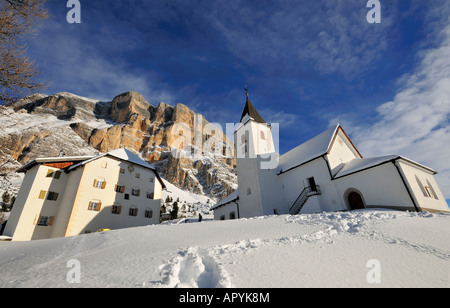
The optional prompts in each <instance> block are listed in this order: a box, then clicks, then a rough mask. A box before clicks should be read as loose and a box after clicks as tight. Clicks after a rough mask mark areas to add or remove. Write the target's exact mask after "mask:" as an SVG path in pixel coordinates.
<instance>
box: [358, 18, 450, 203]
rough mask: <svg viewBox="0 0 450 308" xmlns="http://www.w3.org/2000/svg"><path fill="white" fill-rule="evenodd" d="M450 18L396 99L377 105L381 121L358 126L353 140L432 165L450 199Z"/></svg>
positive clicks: (370, 151)
mask: <svg viewBox="0 0 450 308" xmlns="http://www.w3.org/2000/svg"><path fill="white" fill-rule="evenodd" d="M447 16H448V14H447ZM447 18H448V17H447ZM445 21H446V23H445V25H444V26H443V28H442V25H441V29H443V30H442V31H441V33H440V35H439V38H440V40H441V41H440V45H439V46H437V47H435V48H430V49H427V50H423V51H422V52H421V55H422V59H421V62H420V64H419V65H418V66H417V68H416V69H415V70H414V72H412V73H411V74H409V75H406V76H403V77H402V78H401V79H400V80H401V82H402V87H401V88H400V90H399V92H398V93H397V95H396V96H395V98H394V99H393V100H392V101H390V102H387V103H384V104H382V105H380V106H379V107H378V108H377V113H378V117H379V120H378V121H377V122H376V123H375V124H374V125H372V126H370V127H366V126H362V127H359V129H358V130H355V134H354V139H355V141H356V143H357V144H358V147H359V149H360V151H361V152H362V153H363V155H364V154H365V155H366V156H373V155H384V154H400V155H404V156H406V157H409V158H411V159H413V160H416V161H418V162H420V163H423V164H425V165H427V166H430V167H432V168H433V169H435V170H436V171H438V172H439V175H438V176H437V180H438V183H440V186H441V189H442V191H443V193H444V195H445V196H446V198H450V161H449V158H450V127H449V124H450V123H449V122H450V121H449V119H450V19H448V20H445Z"/></svg>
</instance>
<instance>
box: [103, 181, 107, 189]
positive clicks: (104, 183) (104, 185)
mask: <svg viewBox="0 0 450 308" xmlns="http://www.w3.org/2000/svg"><path fill="white" fill-rule="evenodd" d="M105 187H106V181H105V182H103V184H102V189H105Z"/></svg>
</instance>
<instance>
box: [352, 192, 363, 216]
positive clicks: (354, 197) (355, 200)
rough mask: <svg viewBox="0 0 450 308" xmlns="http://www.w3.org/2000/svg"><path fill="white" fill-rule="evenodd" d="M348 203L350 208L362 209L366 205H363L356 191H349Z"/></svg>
mask: <svg viewBox="0 0 450 308" xmlns="http://www.w3.org/2000/svg"><path fill="white" fill-rule="evenodd" d="M348 204H349V205H350V210H352V211H353V210H362V209H365V208H366V207H365V206H364V201H363V199H362V197H361V195H360V194H359V193H357V192H356V191H353V192H351V193H350V194H349V195H348Z"/></svg>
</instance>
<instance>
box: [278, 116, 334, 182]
mask: <svg viewBox="0 0 450 308" xmlns="http://www.w3.org/2000/svg"><path fill="white" fill-rule="evenodd" d="M339 128H340V125H339V124H338V125H336V126H333V127H330V128H329V129H327V130H326V131H324V132H323V133H321V134H320V135H318V136H316V137H314V138H312V139H310V140H308V141H307V142H305V143H303V144H301V145H299V146H298V147H296V148H295V149H293V150H291V151H289V152H287V153H286V154H284V155H282V156H280V162H279V165H278V169H279V173H283V172H286V171H288V170H291V169H293V168H295V167H298V166H300V165H302V164H304V163H306V162H308V161H311V160H313V159H316V158H317V157H320V156H322V155H324V154H326V153H328V151H329V149H330V147H331V144H332V142H333V138H334V136H335V135H336V133H337V131H338V129H339Z"/></svg>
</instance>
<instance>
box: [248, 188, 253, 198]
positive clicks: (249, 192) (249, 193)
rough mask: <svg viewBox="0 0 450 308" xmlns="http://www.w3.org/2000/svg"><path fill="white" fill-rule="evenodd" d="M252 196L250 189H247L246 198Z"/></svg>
mask: <svg viewBox="0 0 450 308" xmlns="http://www.w3.org/2000/svg"><path fill="white" fill-rule="evenodd" d="M251 194H252V190H251V189H250V187H249V188H247V196H249V195H251Z"/></svg>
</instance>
